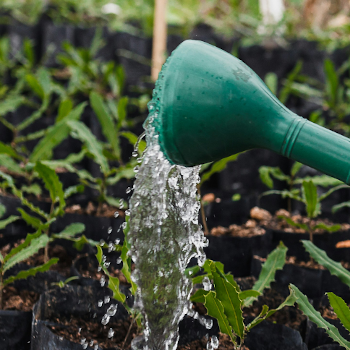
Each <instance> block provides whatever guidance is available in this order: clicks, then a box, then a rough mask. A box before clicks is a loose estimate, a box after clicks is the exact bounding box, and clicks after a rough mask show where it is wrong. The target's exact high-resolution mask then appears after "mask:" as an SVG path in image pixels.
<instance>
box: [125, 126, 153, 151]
mask: <svg viewBox="0 0 350 350" xmlns="http://www.w3.org/2000/svg"><path fill="white" fill-rule="evenodd" d="M120 135H121V136H123V137H125V138H126V139H127V140H128V141H129V142H130V143H131V144H132V145H133V146H134V145H136V143H137V141H138V139H139V136H137V135H135V134H134V133H132V132H131V131H122V132H121V133H120ZM146 147H147V143H146V141H145V140H141V141H140V143H139V147H138V150H139V152H140V153H143V152H144V151H145V149H146Z"/></svg>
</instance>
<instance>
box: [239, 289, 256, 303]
mask: <svg viewBox="0 0 350 350" xmlns="http://www.w3.org/2000/svg"><path fill="white" fill-rule="evenodd" d="M260 295H261V293H260V292H258V291H257V290H252V289H249V290H244V291H243V292H240V293H239V299H241V300H242V301H244V300H245V299H247V298H253V299H257V298H258V297H259V296H260Z"/></svg>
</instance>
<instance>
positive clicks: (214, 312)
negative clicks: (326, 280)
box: [187, 242, 296, 349]
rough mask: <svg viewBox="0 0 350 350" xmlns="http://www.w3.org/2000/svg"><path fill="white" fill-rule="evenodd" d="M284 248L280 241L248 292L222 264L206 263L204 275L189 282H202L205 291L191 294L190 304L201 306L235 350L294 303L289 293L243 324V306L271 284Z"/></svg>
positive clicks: (190, 270)
mask: <svg viewBox="0 0 350 350" xmlns="http://www.w3.org/2000/svg"><path fill="white" fill-rule="evenodd" d="M286 253H287V248H286V247H285V246H284V245H283V243H282V242H281V243H280V244H279V246H278V247H277V248H276V249H275V250H274V251H273V252H271V253H270V254H269V256H268V257H267V259H266V261H265V263H264V264H263V266H262V270H261V272H260V275H259V278H258V280H257V281H256V282H255V284H254V286H253V288H252V289H251V290H245V291H241V289H240V288H239V286H238V284H237V283H236V281H235V280H234V279H233V276H232V275H231V274H229V273H228V274H225V273H224V267H223V265H222V264H221V263H218V262H213V261H211V260H207V261H206V262H205V264H204V265H203V269H204V271H205V274H204V275H200V276H195V277H193V278H192V282H193V283H194V284H196V283H203V284H205V285H206V287H205V289H199V290H197V291H196V293H195V294H193V295H192V297H191V301H192V302H199V303H202V304H204V306H205V307H206V309H207V312H208V315H209V316H212V317H214V318H216V319H217V321H218V324H219V328H220V332H221V333H225V334H227V335H228V336H229V337H230V339H231V341H232V343H233V345H234V348H235V349H241V347H242V345H243V343H244V339H245V337H246V335H247V333H248V332H249V331H250V330H251V329H252V328H253V327H255V326H256V325H258V324H259V323H260V322H262V321H263V320H265V319H266V318H268V317H270V316H271V315H273V314H274V313H275V312H276V311H278V310H281V309H282V308H283V307H284V306H292V305H294V303H295V300H296V298H295V295H294V292H291V293H290V295H289V296H288V297H287V298H286V300H285V301H284V302H283V303H282V304H281V305H280V306H279V307H278V308H276V309H272V310H269V308H268V306H266V305H264V306H263V308H262V311H261V312H260V314H259V315H258V316H257V317H256V318H255V319H254V320H252V321H251V322H250V323H249V324H248V325H245V324H244V319H243V314H242V310H243V308H244V307H249V306H250V305H252V303H253V302H254V300H256V299H257V298H258V297H259V296H260V295H261V294H262V293H263V291H264V289H265V288H270V285H271V282H273V281H274V278H275V273H276V271H277V270H281V269H282V268H283V266H284V263H285V259H286ZM199 270H200V269H199V267H198V266H196V267H194V268H190V269H187V274H188V275H193V274H195V273H196V272H198V271H199ZM210 280H212V281H213V282H214V289H215V290H210V289H211V288H210V287H208V282H209V281H210Z"/></svg>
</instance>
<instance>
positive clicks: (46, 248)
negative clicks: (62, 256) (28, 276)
mask: <svg viewBox="0 0 350 350" xmlns="http://www.w3.org/2000/svg"><path fill="white" fill-rule="evenodd" d="M54 209H55V203H54V202H52V203H51V208H50V220H51V219H52V215H53V211H54ZM49 231H50V226H49V227H48V228H47V230H46V231H45V234H46V235H47V236H49V235H50V233H49ZM48 261H49V243H47V244H46V246H45V251H44V263H45V264H46V263H47V262H48Z"/></svg>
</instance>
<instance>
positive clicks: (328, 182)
mask: <svg viewBox="0 0 350 350" xmlns="http://www.w3.org/2000/svg"><path fill="white" fill-rule="evenodd" d="M303 181H312V182H313V183H314V184H315V185H316V186H322V187H330V186H338V185H344V182H343V181H340V180H338V179H335V178H334V177H331V176H328V175H317V176H305V177H303V178H300V179H296V180H295V181H294V183H295V184H302V183H303Z"/></svg>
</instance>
